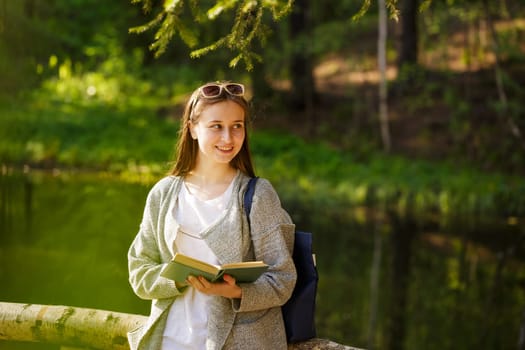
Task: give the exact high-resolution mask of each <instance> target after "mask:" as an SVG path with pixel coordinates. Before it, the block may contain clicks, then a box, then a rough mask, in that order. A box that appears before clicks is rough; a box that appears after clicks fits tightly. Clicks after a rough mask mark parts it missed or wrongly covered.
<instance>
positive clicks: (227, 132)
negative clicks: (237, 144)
mask: <svg viewBox="0 0 525 350" xmlns="http://www.w3.org/2000/svg"><path fill="white" fill-rule="evenodd" d="M222 139H223V140H224V141H228V142H229V141H230V140H231V130H230V129H229V128H224V130H223V131H222Z"/></svg>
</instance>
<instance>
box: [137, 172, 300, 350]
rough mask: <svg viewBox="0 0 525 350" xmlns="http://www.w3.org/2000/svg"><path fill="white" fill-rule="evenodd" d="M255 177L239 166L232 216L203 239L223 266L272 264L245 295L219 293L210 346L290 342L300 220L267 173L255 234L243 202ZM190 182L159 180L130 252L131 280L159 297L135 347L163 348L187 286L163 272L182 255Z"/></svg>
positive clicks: (142, 292) (141, 292)
mask: <svg viewBox="0 0 525 350" xmlns="http://www.w3.org/2000/svg"><path fill="white" fill-rule="evenodd" d="M248 180H249V178H248V177H247V176H246V175H244V174H243V173H241V172H240V171H239V172H238V174H237V176H236V177H235V179H234V184H233V191H232V193H233V194H232V196H231V199H230V201H229V203H228V206H227V210H226V211H225V214H224V215H223V216H222V217H220V218H218V219H217V221H216V222H215V223H214V224H212V225H211V226H210V227H209V228H208V229H207V230H206V231H205V232H204V233H203V238H204V240H205V241H206V243H207V244H208V246H209V247H210V248H211V250H212V251H213V252H214V253H215V255H216V256H217V257H218V259H219V262H220V263H221V264H225V263H233V262H239V261H250V260H263V261H264V262H265V263H267V264H269V265H270V268H269V269H268V271H267V272H265V273H264V274H263V275H262V276H261V277H260V278H259V279H258V280H257V281H256V282H254V283H247V284H239V286H240V287H241V288H242V298H241V299H228V298H224V297H218V296H214V297H212V299H211V301H210V303H209V308H210V313H209V318H208V339H207V341H206V349H208V350H211V349H217V350H218V349H248V350H249V349H263V350H264V349H269V350H270V349H271V350H275V349H286V348H287V344H286V335H285V331H284V325H283V319H282V315H281V309H280V306H281V305H283V304H284V303H285V302H286V301H287V300H288V298H289V297H290V295H291V293H292V290H293V287H294V285H295V281H296V278H297V275H296V271H295V267H294V264H293V261H292V258H291V251H292V249H293V248H292V247H293V239H294V235H293V232H294V229H295V226H294V224H293V223H292V221H291V219H290V216H289V215H288V214H287V213H286V211H285V210H284V209H283V208H282V207H281V203H280V201H279V197H278V195H277V193H276V191H275V190H274V188H273V187H272V185H271V184H270V182H269V181H267V180H265V179H259V181H258V182H257V186H256V189H255V194H254V197H253V205H252V210H251V214H250V226H251V234H250V230H249V227H248V222H247V219H246V215H244V208H243V205H244V204H243V196H244V192H245V189H246V186H247V183H248ZM182 183H183V181H182V180H181V178H180V177H175V176H168V177H165V178H163V179H162V180H160V181H159V182H158V183H156V184H155V185H154V186H153V188H152V189H151V191H150V192H149V194H148V197H147V200H146V205H145V208H144V216H143V219H142V222H141V224H140V229H139V232H138V234H137V236H136V237H135V239H134V241H133V243H132V244H131V247H130V249H129V251H128V267H129V281H130V284H131V286H132V288H133V290H134V292H135V293H136V294H137V296H139V297H140V298H142V299H147V300H151V312H150V316H149V318H148V321H147V322H146V323H145V324H144V325H142V326H141V327H139V328H137V329H135V330H133V331H131V332H130V333H129V334H128V340H129V343H130V347H131V349H132V350H136V349H138V350H144V349H148V350H157V349H160V347H161V342H162V334H163V331H164V327H165V324H166V319H167V315H168V312H169V308H170V306H171V305H172V303H173V301H174V300H175V298H177V297H178V296H179V295H181V294H182V293H183V292H184V290H179V289H177V288H176V286H175V283H174V282H173V281H172V280H169V279H166V278H164V277H161V276H160V275H159V274H160V272H161V271H162V269H163V268H164V267H165V266H166V263H167V262H168V261H170V260H171V259H172V257H173V255H174V254H175V251H174V250H175V249H176V247H173V242H174V240H175V236H176V234H177V232H178V224H177V222H176V221H175V219H174V215H173V212H174V210H175V209H176V206H177V198H178V194H179V190H180V188H181V184H182ZM166 237H167V238H166Z"/></svg>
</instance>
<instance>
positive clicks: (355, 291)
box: [0, 169, 525, 350]
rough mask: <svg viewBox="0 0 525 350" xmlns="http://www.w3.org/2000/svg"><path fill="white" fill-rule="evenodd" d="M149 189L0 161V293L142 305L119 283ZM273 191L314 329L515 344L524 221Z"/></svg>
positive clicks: (368, 344) (361, 339) (364, 341)
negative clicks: (311, 281) (308, 294)
mask: <svg viewBox="0 0 525 350" xmlns="http://www.w3.org/2000/svg"><path fill="white" fill-rule="evenodd" d="M150 187H151V182H145V183H140V182H127V181H123V180H121V179H116V178H115V177H113V176H109V175H104V174H81V173H61V174H50V173H45V174H44V173H35V172H31V173H29V174H25V175H24V174H16V175H15V174H12V173H9V172H7V171H6V170H5V169H4V170H3V171H2V173H1V175H0V300H1V301H8V302H16V303H34V304H55V305H71V306H79V307H89V308H97V309H106V310H113V311H119V312H127V313H138V314H147V313H148V311H149V303H147V302H145V301H141V300H139V299H138V298H137V297H136V296H135V295H134V294H133V292H132V291H131V289H130V287H129V285H128V282H127V261H126V252H127V249H128V247H129V244H130V242H131V240H132V239H133V237H134V236H135V234H136V232H137V229H138V225H139V222H140V218H141V215H142V210H143V206H144V201H145V197H146V194H147V192H148V190H149V188H150ZM277 189H278V191H279V192H280V193H281V192H285V191H286V188H284V187H282V188H281V187H278V188H277ZM290 192H293V191H290ZM283 198H286V199H283V206H284V207H285V208H286V209H287V210H289V212H290V213H291V215H292V217H293V218H294V221H296V223H297V226H298V227H299V228H301V229H302V230H310V231H313V233H314V249H315V252H316V255H317V264H318V270H319V274H320V281H319V290H318V304H317V320H316V321H317V328H318V333H319V336H320V337H322V338H329V339H332V340H335V341H337V342H340V343H343V344H347V345H353V346H357V347H363V348H369V349H373V348H377V349H440V350H443V349H517V348H518V341H519V336H520V329H521V331H522V332H524V331H525V329H524V327H525V320H524V317H525V316H524V313H525V258H524V257H525V247H524V246H525V243H524V241H525V238H524V237H525V220H524V218H503V217H502V218H498V217H494V218H487V217H482V218H479V217H476V218H473V217H469V218H456V219H454V220H441V219H440V218H436V217H433V216H431V215H429V216H428V217H426V218H425V219H422V218H413V217H407V216H403V217H399V215H398V214H396V213H395V212H382V211H377V210H374V208H363V207H358V208H356V207H348V208H347V207H344V206H341V205H340V206H337V205H334V206H332V207H329V208H327V207H323V206H320V205H316V204H315V203H314V204H312V203H300V202H299V201H298V200H294V199H293V198H289V197H287V196H283ZM56 348H58V347H56V346H49V345H47V346H46V345H39V344H27V343H25V344H24V343H7V342H0V349H56Z"/></svg>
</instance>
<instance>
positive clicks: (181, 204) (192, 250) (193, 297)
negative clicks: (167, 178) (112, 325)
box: [162, 181, 233, 350]
mask: <svg viewBox="0 0 525 350" xmlns="http://www.w3.org/2000/svg"><path fill="white" fill-rule="evenodd" d="M232 188H233V181H232V183H231V184H230V186H229V187H228V189H227V190H226V191H224V193H223V194H222V195H220V196H219V197H217V198H213V199H210V200H207V201H202V200H200V199H198V198H197V197H195V196H194V195H192V194H191V193H190V192H189V191H188V189H187V188H186V185H185V184H183V186H181V190H180V193H179V198H178V205H177V209H176V210H174V213H172V214H173V215H174V217H175V220H176V221H177V222H178V223H179V225H180V228H179V232H178V233H177V235H176V238H175V242H173V244H174V245H175V247H176V249H175V251H178V252H181V253H183V254H186V255H190V256H192V257H195V258H197V259H200V260H203V261H206V262H208V263H212V264H217V263H218V260H217V257H216V256H215V254H214V253H213V252H212V250H211V249H210V248H209V247H208V245H207V244H206V242H205V241H204V240H203V239H202V238H200V233H201V232H203V231H204V230H205V229H206V228H208V227H209V226H210V225H212V224H213V223H214V222H215V221H216V220H218V219H219V218H220V217H221V216H222V214H223V213H224V211H225V210H226V206H227V205H228V202H229V200H230V197H231V193H232ZM209 299H210V296H208V295H206V294H203V293H200V292H198V291H197V290H195V288H193V287H188V288H187V289H186V291H185V292H184V294H183V295H181V296H180V297H178V298H176V299H175V301H174V302H173V305H172V306H171V309H170V311H169V314H168V319H167V322H166V328H165V329H164V334H163V337H162V350H179V349H180V350H202V349H205V348H206V338H207V333H208V332H207V323H208V306H207V303H208V300H209Z"/></svg>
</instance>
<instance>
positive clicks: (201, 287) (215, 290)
mask: <svg viewBox="0 0 525 350" xmlns="http://www.w3.org/2000/svg"><path fill="white" fill-rule="evenodd" d="M222 279H223V281H221V282H214V283H212V282H210V281H208V280H207V279H206V278H204V277H202V276H198V277H195V276H189V277H188V284H190V285H191V286H192V287H193V288H195V289H197V290H198V291H199V292H201V293H204V294H208V295H219V296H222V297H225V298H232V299H234V298H241V297H242V289H241V287H239V286H238V285H237V284H236V283H235V278H233V277H232V276H230V275H224V276H223V278H222Z"/></svg>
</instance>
